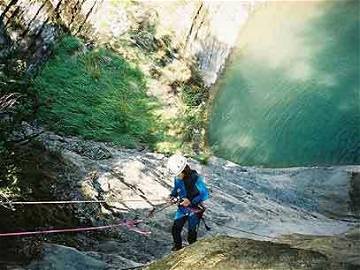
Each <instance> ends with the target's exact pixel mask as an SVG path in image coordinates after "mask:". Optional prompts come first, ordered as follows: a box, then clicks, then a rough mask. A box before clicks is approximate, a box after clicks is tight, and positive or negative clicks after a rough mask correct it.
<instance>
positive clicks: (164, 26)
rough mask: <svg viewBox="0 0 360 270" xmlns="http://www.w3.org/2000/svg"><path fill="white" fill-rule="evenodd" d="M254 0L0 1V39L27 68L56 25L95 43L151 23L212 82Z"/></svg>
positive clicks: (44, 50) (42, 54) (46, 48)
mask: <svg viewBox="0 0 360 270" xmlns="http://www.w3.org/2000/svg"><path fill="white" fill-rule="evenodd" d="M258 2H262V1H249V2H246V3H243V2H231V1H230V2H227V1H223V2H214V1H205V0H198V1H175V2H174V1H161V2H153V1H149V2H146V1H145V2H134V3H131V4H126V3H125V2H122V1H95V0H85V1H76V0H67V1H65V0H52V1H48V0H38V1H22V0H21V1H20V0H19V1H18V0H11V1H10V0H8V1H1V2H0V21H1V24H2V25H0V44H5V43H8V41H11V47H14V48H20V49H21V50H22V51H23V52H24V53H26V54H27V55H28V57H29V60H28V63H29V69H30V71H32V69H34V68H35V67H36V66H38V64H39V61H40V62H42V61H43V60H44V58H46V56H47V55H48V54H49V53H50V52H51V46H52V45H53V44H54V41H55V39H56V38H57V37H58V36H59V34H60V33H61V31H60V30H65V31H67V32H70V33H71V34H73V35H77V36H81V37H85V39H88V40H93V41H97V42H100V43H101V42H116V41H117V40H118V39H121V37H122V35H124V34H125V33H126V32H128V31H130V30H131V29H140V30H139V31H141V28H142V27H143V25H145V24H149V23H150V25H152V26H155V27H157V28H158V29H159V33H158V35H165V34H166V35H169V36H170V37H171V39H172V40H173V43H174V44H173V45H174V46H175V47H178V48H182V53H184V54H187V55H188V56H189V57H194V58H195V59H196V60H197V62H198V66H199V68H200V71H201V74H202V77H203V80H204V82H205V83H206V84H207V85H211V84H213V83H214V82H215V81H216V79H217V76H218V74H219V72H220V71H221V69H222V67H223V66H224V64H225V60H226V59H227V57H228V56H229V54H230V52H231V49H232V48H233V47H234V45H235V42H236V39H237V35H238V32H239V31H240V29H241V27H242V25H243V24H244V23H245V21H246V19H247V17H248V16H249V13H250V12H251V11H252V9H253V8H254V6H255V4H256V3H258ZM144 33H145V32H144ZM142 39H144V38H142ZM150 43H152V42H150ZM8 45H9V44H8ZM145 45H146V44H145ZM2 49H3V48H1V50H2ZM147 49H150V48H147ZM4 53H5V51H2V54H4Z"/></svg>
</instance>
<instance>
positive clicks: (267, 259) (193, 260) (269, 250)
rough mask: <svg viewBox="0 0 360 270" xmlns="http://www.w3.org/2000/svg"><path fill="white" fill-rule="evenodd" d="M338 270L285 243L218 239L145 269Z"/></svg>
mask: <svg viewBox="0 0 360 270" xmlns="http://www.w3.org/2000/svg"><path fill="white" fill-rule="evenodd" d="M339 267H341V266H340V265H338V264H334V263H332V262H331V261H330V260H329V259H328V258H327V257H326V256H324V255H322V254H320V253H318V252H314V251H308V250H302V249H296V248H291V247H290V246H289V245H286V244H278V243H272V242H265V241H256V240H250V239H242V238H233V237H228V236H217V237H214V238H210V239H205V240H202V241H198V242H197V243H195V244H194V245H191V246H189V247H187V248H184V249H182V250H180V251H178V252H174V253H172V254H171V255H169V256H167V257H166V258H164V259H163V260H161V261H158V262H155V263H153V264H151V265H150V266H149V267H148V268H146V269H148V270H165V269H166V270H168V269H172V270H183V269H184V270H185V269H203V270H205V269H222V270H224V269H226V270H238V269H247V270H249V269H340V268H339Z"/></svg>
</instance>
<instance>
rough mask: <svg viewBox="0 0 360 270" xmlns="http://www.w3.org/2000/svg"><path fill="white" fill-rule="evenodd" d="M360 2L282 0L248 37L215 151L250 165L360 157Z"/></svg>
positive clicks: (228, 88)
mask: <svg viewBox="0 0 360 270" xmlns="http://www.w3.org/2000/svg"><path fill="white" fill-rule="evenodd" d="M359 35H360V32H359V2H358V1H326V2H320V1H314V2H275V3H271V4H270V5H268V6H266V7H264V8H262V9H261V10H259V11H257V12H256V14H254V15H253V17H252V18H250V20H249V22H248V24H247V26H246V28H245V29H244V31H243V32H242V34H241V36H240V39H239V40H240V41H239V44H238V50H237V52H236V56H235V60H234V61H233V63H232V64H231V66H229V67H228V68H227V70H226V72H225V75H224V78H223V80H222V81H221V82H220V83H219V88H220V90H219V92H218V94H217V97H216V100H215V102H214V106H213V109H212V113H211V118H210V126H209V141H210V144H211V145H212V147H213V149H214V151H215V152H216V153H217V154H218V155H220V156H224V157H225V158H228V159H231V160H234V161H236V162H239V163H241V164H246V165H265V166H280V167H282V166H302V165H328V164H358V163H360V142H359V140H360V130H359V129H360V122H359V119H360V112H359V110H360V109H359V107H360V99H359V74H360V73H359Z"/></svg>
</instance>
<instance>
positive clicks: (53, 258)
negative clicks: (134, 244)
mask: <svg viewBox="0 0 360 270" xmlns="http://www.w3.org/2000/svg"><path fill="white" fill-rule="evenodd" d="M108 268H109V265H107V264H106V263H104V262H102V261H99V260H97V259H94V258H92V257H90V256H88V255H85V254H84V253H82V252H80V251H78V250H76V249H74V248H70V247H65V246H60V245H53V244H46V245H44V249H43V251H42V259H41V260H39V261H37V262H34V263H32V264H31V265H30V266H28V267H27V269H31V270H47V269H48V270H63V269H67V270H101V269H108Z"/></svg>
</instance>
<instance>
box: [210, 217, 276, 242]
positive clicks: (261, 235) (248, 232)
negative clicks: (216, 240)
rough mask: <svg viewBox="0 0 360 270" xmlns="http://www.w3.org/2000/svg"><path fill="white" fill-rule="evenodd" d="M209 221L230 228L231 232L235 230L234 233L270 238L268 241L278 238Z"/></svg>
mask: <svg viewBox="0 0 360 270" xmlns="http://www.w3.org/2000/svg"><path fill="white" fill-rule="evenodd" d="M209 221H210V222H212V223H214V224H216V225H218V226H221V227H224V228H228V229H231V230H234V231H238V232H243V233H247V234H252V235H257V236H260V237H265V238H268V239H277V238H276V237H271V236H267V235H264V234H258V233H254V232H250V231H246V230H242V229H239V228H234V227H231V226H228V225H224V224H220V223H218V222H215V221H213V220H211V219H210V220H209Z"/></svg>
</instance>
